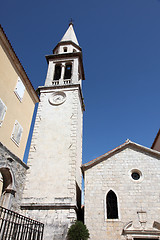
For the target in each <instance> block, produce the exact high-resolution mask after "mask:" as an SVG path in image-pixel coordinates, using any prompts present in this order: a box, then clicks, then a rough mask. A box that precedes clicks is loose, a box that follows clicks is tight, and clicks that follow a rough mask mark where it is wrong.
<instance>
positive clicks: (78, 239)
mask: <svg viewBox="0 0 160 240" xmlns="http://www.w3.org/2000/svg"><path fill="white" fill-rule="evenodd" d="M67 237H68V240H87V239H88V238H89V231H88V229H87V227H86V225H84V224H83V223H82V222H80V221H76V222H75V223H74V224H73V225H72V226H70V228H69V230H68V235H67Z"/></svg>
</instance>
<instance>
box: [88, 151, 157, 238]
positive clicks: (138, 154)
mask: <svg viewBox="0 0 160 240" xmlns="http://www.w3.org/2000/svg"><path fill="white" fill-rule="evenodd" d="M133 169H138V170H139V171H140V172H141V173H142V176H141V178H140V180H138V181H135V180H133V179H132V177H131V171H132V170H133ZM109 190H112V191H114V193H115V194H116V196H117V200H118V214H119V218H118V219H113V220H111V219H107V214H106V195H107V193H108V191H109ZM142 215H143V216H142ZM142 217H143V218H144V219H143V221H142V220H140V218H142ZM154 221H156V222H160V160H159V159H156V157H154V156H153V155H149V154H148V153H146V152H142V151H139V150H138V151H137V150H136V149H134V148H133V149H132V148H126V149H124V150H122V151H120V152H118V153H116V154H114V155H113V156H111V157H109V158H108V159H106V160H104V161H102V162H100V163H99V164H97V165H95V166H93V167H91V168H90V169H88V170H86V172H85V224H86V225H87V227H88V229H89V232H90V235H91V238H90V239H91V240H98V239H101V240H106V239H107V240H120V239H121V240H122V239H133V238H132V237H131V238H127V237H126V235H125V234H124V232H123V229H124V227H125V225H126V224H128V223H129V222H132V224H133V226H134V230H137V231H142V230H146V229H147V230H148V229H150V230H151V231H152V230H153V229H154V228H153V223H154ZM157 236H158V235H157ZM157 236H156V239H158V238H157ZM144 238H145V237H144ZM152 238H154V237H153V236H152ZM147 239H148V238H147Z"/></svg>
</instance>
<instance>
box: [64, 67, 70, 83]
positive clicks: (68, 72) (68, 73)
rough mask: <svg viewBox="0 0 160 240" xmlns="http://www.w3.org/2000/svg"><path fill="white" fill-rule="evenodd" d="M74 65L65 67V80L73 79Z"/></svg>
mask: <svg viewBox="0 0 160 240" xmlns="http://www.w3.org/2000/svg"><path fill="white" fill-rule="evenodd" d="M71 75H72V64H67V65H66V67H65V73H64V79H71Z"/></svg>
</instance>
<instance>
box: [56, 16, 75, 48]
mask: <svg viewBox="0 0 160 240" xmlns="http://www.w3.org/2000/svg"><path fill="white" fill-rule="evenodd" d="M66 41H71V42H74V43H75V44H76V45H78V46H79V43H78V40H77V37H76V34H75V32H74V29H73V22H72V19H71V21H70V23H69V27H68V29H67V31H66V33H65V34H64V36H63V38H62V39H61V41H60V42H66Z"/></svg>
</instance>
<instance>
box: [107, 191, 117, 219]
mask: <svg viewBox="0 0 160 240" xmlns="http://www.w3.org/2000/svg"><path fill="white" fill-rule="evenodd" d="M106 208H107V219H118V203H117V196H116V194H115V193H114V192H113V191H112V190H110V191H109V192H108V193H107V196H106Z"/></svg>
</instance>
